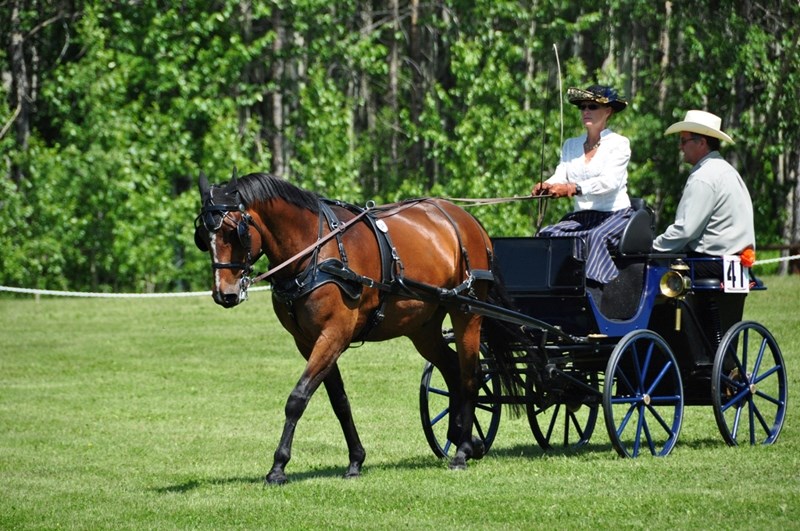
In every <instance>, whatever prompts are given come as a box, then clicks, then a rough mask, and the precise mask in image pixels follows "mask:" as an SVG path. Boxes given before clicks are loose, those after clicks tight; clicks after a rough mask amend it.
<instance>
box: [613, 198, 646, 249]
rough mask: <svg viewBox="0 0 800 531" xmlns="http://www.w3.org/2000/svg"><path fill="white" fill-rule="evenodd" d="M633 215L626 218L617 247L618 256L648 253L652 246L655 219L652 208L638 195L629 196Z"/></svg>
mask: <svg viewBox="0 0 800 531" xmlns="http://www.w3.org/2000/svg"><path fill="white" fill-rule="evenodd" d="M631 206H632V207H633V215H632V216H631V218H630V219H629V220H628V223H627V225H625V229H623V231H622V236H621V237H620V240H619V245H618V247H617V254H618V255H619V256H636V255H643V254H648V253H650V252H651V251H652V248H653V238H654V237H655V219H654V216H653V210H652V209H651V208H650V207H649V206H647V203H646V202H645V200H644V199H642V198H640V197H633V198H631Z"/></svg>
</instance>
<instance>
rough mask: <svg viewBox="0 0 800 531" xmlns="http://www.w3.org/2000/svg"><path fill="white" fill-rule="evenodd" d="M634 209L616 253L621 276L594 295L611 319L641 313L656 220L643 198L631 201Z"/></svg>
mask: <svg viewBox="0 0 800 531" xmlns="http://www.w3.org/2000/svg"><path fill="white" fill-rule="evenodd" d="M631 206H632V207H633V214H632V215H631V217H630V219H629V220H628V223H627V224H626V225H625V228H624V229H623V231H622V236H620V240H619V245H618V246H617V250H616V252H615V253H614V262H615V263H616V265H617V268H618V269H619V276H617V278H615V279H614V280H612V281H611V282H609V283H608V284H606V285H604V286H602V287H601V288H597V289H596V290H595V291H594V293H592V297H593V298H594V300H595V302H596V303H598V305H599V308H600V313H602V314H603V315H604V316H606V317H607V318H609V319H617V320H621V319H628V318H630V317H632V316H633V315H634V314H635V313H636V311H637V310H638V308H639V302H640V298H641V295H642V290H643V289H644V280H645V278H644V277H645V272H646V265H645V260H644V259H643V258H644V257H645V256H646V255H649V254H650V253H652V249H653V238H654V234H655V221H654V216H653V211H652V209H651V208H650V207H648V206H647V203H645V201H644V199H641V198H631Z"/></svg>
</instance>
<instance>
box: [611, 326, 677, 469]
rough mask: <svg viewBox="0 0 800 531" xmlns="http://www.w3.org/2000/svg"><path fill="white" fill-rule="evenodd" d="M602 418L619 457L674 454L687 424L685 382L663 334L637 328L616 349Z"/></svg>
mask: <svg viewBox="0 0 800 531" xmlns="http://www.w3.org/2000/svg"><path fill="white" fill-rule="evenodd" d="M603 414H604V416H605V421H606V429H607V430H608V435H609V437H610V439H611V445H612V446H613V447H614V449H615V450H616V451H617V453H618V454H619V455H620V456H622V457H638V456H639V455H640V454H641V453H642V452H649V453H650V454H651V455H654V456H665V455H667V454H669V453H670V452H671V451H672V448H673V447H674V446H675V443H676V442H677V441H678V434H679V433H680V431H681V422H682V420H683V382H682V380H681V373H680V368H679V367H678V363H677V361H676V360H675V356H674V355H673V353H672V350H670V348H669V345H668V344H667V342H666V341H664V339H663V338H662V337H661V336H660V335H658V334H656V333H655V332H652V331H650V330H634V331H632V332H629V333H628V334H626V335H625V336H624V337H623V338H622V339H621V340H620V342H619V343H617V345H616V347H614V351H613V352H612V353H611V357H610V358H609V360H608V365H607V366H606V374H605V386H604V389H603Z"/></svg>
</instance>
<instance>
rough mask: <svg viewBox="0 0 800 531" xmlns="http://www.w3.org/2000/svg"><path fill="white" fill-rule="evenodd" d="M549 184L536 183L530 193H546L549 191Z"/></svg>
mask: <svg viewBox="0 0 800 531" xmlns="http://www.w3.org/2000/svg"><path fill="white" fill-rule="evenodd" d="M551 186H552V185H551V184H549V183H536V185H535V186H534V187H533V189H532V190H531V195H548V194H549V193H550V187H551Z"/></svg>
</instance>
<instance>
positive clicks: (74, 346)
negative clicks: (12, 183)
mask: <svg viewBox="0 0 800 531" xmlns="http://www.w3.org/2000/svg"><path fill="white" fill-rule="evenodd" d="M766 280H767V284H768V286H769V290H768V291H766V292H763V293H754V294H753V295H751V296H750V297H749V299H748V304H747V308H746V312H745V313H746V315H745V317H746V318H749V319H755V320H757V321H759V322H761V323H763V324H765V325H766V326H767V327H768V328H769V329H770V330H771V331H772V332H773V334H774V335H775V336H776V338H777V339H778V342H779V344H780V345H781V348H782V351H783V354H784V357H785V359H786V362H787V365H788V370H789V394H790V405H789V412H788V415H787V421H786V425H785V426H784V429H783V432H782V434H781V437H780V439H779V441H778V442H777V443H776V444H775V445H774V446H770V447H754V448H751V447H738V448H729V447H727V446H726V445H725V444H724V443H723V441H722V439H721V437H720V435H719V433H718V431H717V428H716V424H715V422H714V416H713V412H712V411H711V408H710V407H708V408H699V407H689V408H687V409H686V415H685V419H684V424H683V430H682V432H681V438H680V441H679V443H678V445H677V447H676V448H675V450H674V451H673V453H672V454H671V455H670V456H669V457H667V458H664V459H655V458H650V457H644V458H639V459H635V460H624V459H620V458H618V457H617V456H616V453H615V452H614V451H613V449H611V447H610V444H609V441H608V436H607V434H606V433H605V429H604V426H603V423H602V419H600V420H599V421H598V427H597V429H596V430H595V435H594V437H593V439H592V441H591V444H590V445H589V446H588V447H587V448H584V449H583V450H581V451H579V452H576V453H570V454H566V453H561V454H554V455H548V454H544V453H543V452H542V451H541V450H539V449H538V447H537V446H536V444H535V441H534V439H533V436H532V435H531V433H530V430H529V428H528V425H527V421H526V420H525V419H524V418H517V419H514V418H504V419H503V421H502V422H501V426H500V432H499V434H498V436H497V439H496V440H495V444H494V446H493V447H492V450H491V452H490V454H489V455H488V456H487V457H486V458H485V459H483V460H482V461H479V462H471V463H470V467H469V469H468V470H467V471H465V472H453V471H450V470H448V469H447V466H446V463H444V462H441V461H439V460H437V459H436V458H434V457H433V454H432V453H431V451H430V450H429V449H428V446H427V443H426V442H425V439H424V436H423V433H422V430H421V428H420V425H419V413H418V402H417V393H418V388H419V378H420V375H421V371H422V366H423V361H422V358H420V357H419V356H418V355H417V354H416V353H415V352H414V351H413V349H412V347H411V345H410V343H409V342H408V341H407V340H405V339H399V340H395V341H390V342H385V343H378V344H369V345H365V346H364V347H362V348H357V349H352V350H350V351H348V352H347V353H345V355H344V357H343V359H342V362H341V368H342V373H343V376H344V379H345V385H346V387H347V390H348V395H349V396H350V401H351V404H352V406H353V409H354V415H355V418H356V423H357V425H358V427H359V428H360V434H361V437H362V440H363V442H364V445H365V447H366V449H367V461H366V464H365V469H364V474H363V476H362V477H361V478H359V479H357V480H354V481H345V480H342V479H341V478H340V475H341V474H342V473H343V472H344V470H345V465H346V462H347V453H346V448H345V445H344V440H343V437H342V435H341V431H340V429H339V427H338V423H337V422H336V420H335V418H334V416H333V414H332V412H331V410H330V406H329V405H328V401H327V397H326V396H325V395H324V392H322V393H320V394H319V395H317V396H315V397H314V399H313V400H312V401H311V404H310V405H309V408H308V410H307V412H306V414H305V416H304V417H303V419H302V421H301V423H300V424H299V427H298V430H297V436H296V439H295V445H294V453H293V455H294V457H293V459H292V461H291V462H290V463H289V466H288V468H287V472H288V473H289V478H290V483H289V484H288V485H286V486H284V487H265V486H264V485H263V483H262V477H263V475H264V474H265V473H266V471H267V470H268V468H269V466H270V465H271V462H272V452H273V451H274V449H275V445H276V444H277V441H278V437H279V434H280V430H281V428H282V424H283V407H284V403H285V400H286V397H287V396H288V393H289V391H290V390H291V388H292V387H293V385H294V383H295V382H296V381H297V378H298V377H299V375H300V372H301V370H302V368H303V362H302V359H301V358H300V356H299V355H298V354H297V352H296V350H295V348H294V346H293V344H292V341H291V338H290V337H289V335H288V333H286V332H284V331H283V330H282V329H281V328H280V326H279V325H278V323H277V322H276V319H275V317H274V315H273V313H272V309H271V306H270V303H269V295H268V294H267V293H254V294H253V295H252V297H251V300H250V301H249V302H247V303H246V304H245V305H243V306H240V307H238V308H236V309H233V310H223V309H221V308H219V307H217V306H215V305H214V304H213V303H212V301H211V299H210V297H201V298H189V299H147V300H76V299H50V298H43V299H41V300H40V301H38V302H36V301H34V300H32V299H23V298H18V297H17V298H9V297H5V298H0V322H1V323H2V330H0V474H2V480H1V481H0V528H2V529H13V528H57V527H58V528H79V529H98V528H114V529H118V528H122V529H141V528H158V529H163V528H167V529H172V528H215V529H217V528H223V529H224V528H247V529H249V528H279V529H298V528H300V529H318V528H378V529H391V528H398V527H403V528H439V529H450V528H469V529H519V528H541V529H554V528H569V529H578V528H647V529H667V528H675V527H677V528H695V529H697V528H703V529H707V528H717V529H739V528H747V529H797V528H799V527H800V424H799V423H798V420H797V419H798V414H797V413H798V411H797V409H798V406H797V405H796V404H798V403H799V402H798V399H797V398H796V393H797V392H800V391H798V390H800V382H798V380H800V354H798V352H799V351H800V327H798V324H800V319H799V318H798V317H797V300H798V298H799V296H800V278H792V277H789V278H767V279H766Z"/></svg>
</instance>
